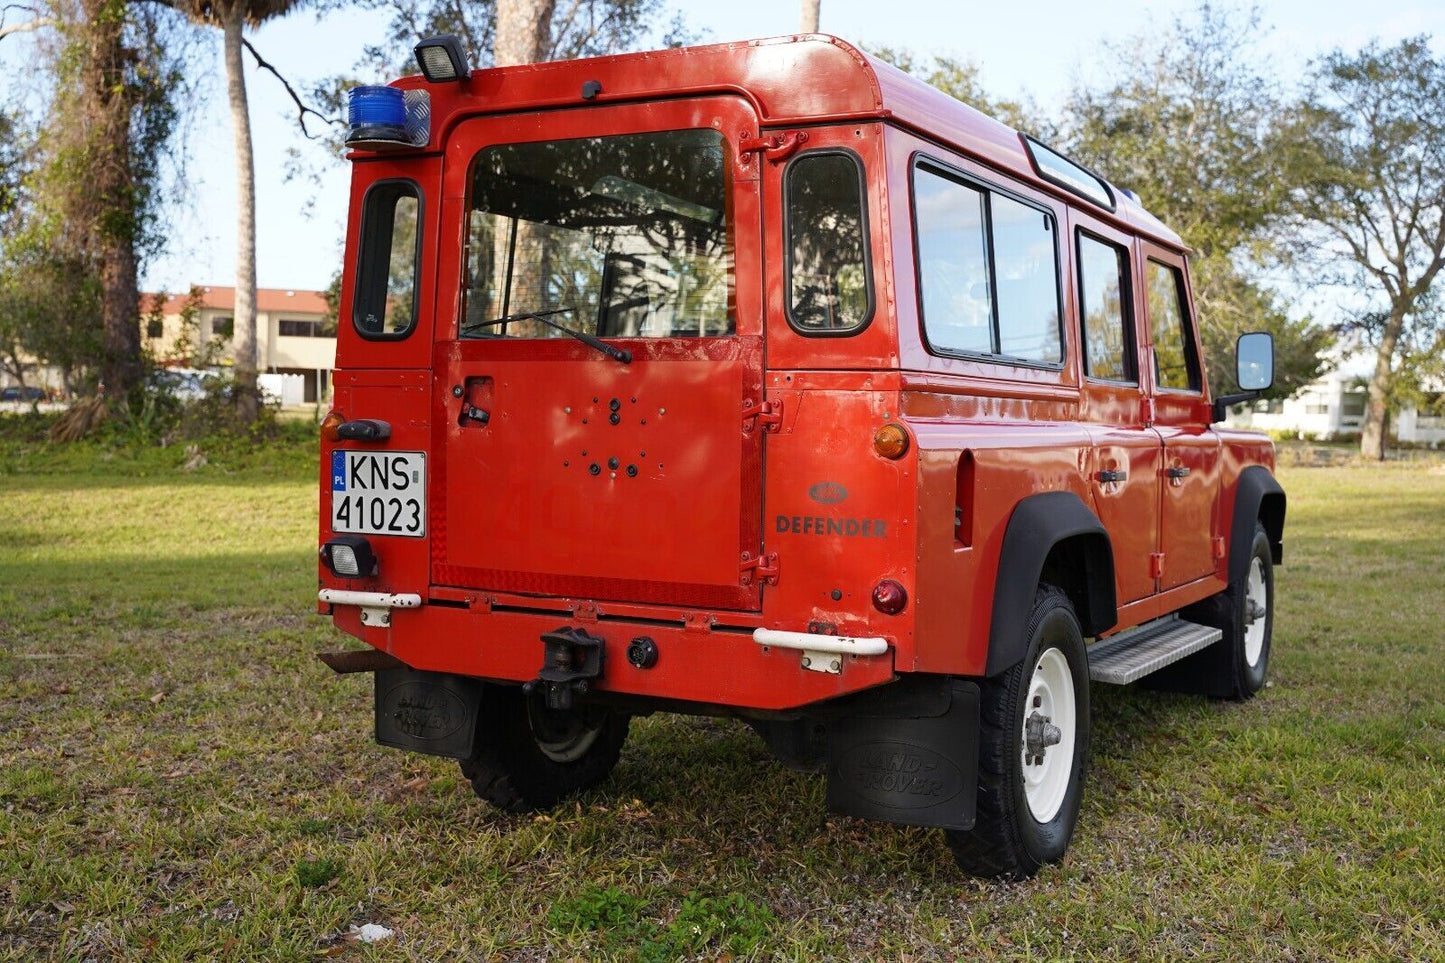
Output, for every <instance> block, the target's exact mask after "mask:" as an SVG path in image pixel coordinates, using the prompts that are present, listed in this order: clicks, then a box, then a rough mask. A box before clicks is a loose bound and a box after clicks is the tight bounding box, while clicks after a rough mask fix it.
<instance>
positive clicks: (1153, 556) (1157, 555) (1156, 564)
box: [1149, 552, 1164, 578]
mask: <svg viewBox="0 0 1445 963" xmlns="http://www.w3.org/2000/svg"><path fill="white" fill-rule="evenodd" d="M1149 577H1150V578H1163V577H1164V553H1163V552H1150V553H1149Z"/></svg>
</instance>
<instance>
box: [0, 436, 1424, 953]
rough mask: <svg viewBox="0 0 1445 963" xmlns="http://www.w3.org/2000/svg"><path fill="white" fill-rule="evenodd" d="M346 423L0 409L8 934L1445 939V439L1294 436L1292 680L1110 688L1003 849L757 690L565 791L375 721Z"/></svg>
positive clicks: (700, 942)
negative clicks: (1079, 781) (777, 736)
mask: <svg viewBox="0 0 1445 963" xmlns="http://www.w3.org/2000/svg"><path fill="white" fill-rule="evenodd" d="M313 451H314V449H309V448H308V447H307V446H306V445H304V444H301V443H297V442H291V443H289V444H288V445H286V446H284V447H283V448H281V449H280V450H279V451H277V452H274V453H268V454H265V455H260V456H242V455H234V456H231V455H228V456H226V457H212V458H211V460H210V462H209V463H208V464H206V465H204V466H202V467H200V468H197V469H195V470H190V471H188V470H185V469H183V468H182V467H180V466H181V465H182V464H183V463H184V462H186V461H187V460H188V459H189V458H190V456H188V455H187V454H186V453H184V452H175V451H160V450H156V451H152V452H147V453H141V454H134V453H132V454H125V453H119V454H117V453H107V452H105V451H104V450H102V449H99V448H93V447H86V446H75V447H72V448H69V449H62V450H59V451H56V450H50V449H46V448H45V446H42V445H25V444H21V443H19V442H13V441H12V442H4V443H0V456H3V461H0V957H8V958H17V959H18V958H26V959H30V958H36V957H57V958H74V959H81V958H107V957H130V958H144V959H147V960H152V959H178V958H196V957H225V958H227V959H246V958H265V959H276V958H300V957H310V956H315V955H330V954H337V955H341V956H343V957H354V958H363V957H365V958H378V959H390V958H397V957H403V958H404V957H411V958H418V959H436V958H439V957H451V956H459V955H466V956H469V957H473V958H492V957H495V958H503V959H512V958H518V957H521V958H559V957H560V958H595V957H599V956H617V957H622V958H634V959H675V958H678V957H679V956H689V955H690V956H702V957H707V958H714V957H718V956H723V955H729V954H731V955H734V956H737V957H744V958H746V957H762V958H771V957H774V956H781V957H785V958H817V957H837V958H845V957H852V958H858V957H875V958H888V959H903V958H912V959H952V958H957V957H962V956H970V957H979V958H984V959H991V958H1016V957H1040V958H1058V957H1084V958H1092V957H1103V958H1124V959H1137V958H1141V957H1147V958H1179V957H1202V958H1223V959H1267V960H1276V959H1293V960H1318V959H1350V960H1355V959H1361V958H1370V959H1401V958H1416V959H1420V958H1425V959H1445V591H1442V590H1445V574H1442V561H1445V548H1442V546H1445V469H1442V468H1440V467H1435V468H1431V467H1430V466H1429V465H1428V464H1418V465H1413V466H1405V467H1400V466H1390V467H1384V468H1358V467H1331V468H1295V469H1287V470H1285V471H1283V472H1282V480H1283V482H1284V485H1285V487H1286V489H1287V490H1288V491H1289V493H1290V499H1291V501H1290V510H1289V520H1288V523H1287V527H1286V566H1285V567H1284V568H1283V569H1282V570H1281V571H1280V574H1279V607H1278V615H1277V621H1276V630H1275V631H1276V634H1275V649H1274V663H1273V668H1272V676H1271V677H1272V685H1271V687H1270V688H1269V689H1268V690H1266V691H1265V692H1264V693H1262V694H1261V696H1260V697H1259V698H1257V699H1255V700H1253V701H1252V702H1250V703H1248V704H1244V705H1238V704H1223V703H1213V702H1207V701H1204V700H1202V699H1198V698H1194V697H1184V696H1168V695H1160V694H1156V693H1150V692H1142V691H1133V690H1131V689H1111V688H1101V689H1099V690H1096V695H1095V712H1096V716H1095V731H1094V745H1095V753H1094V762H1093V768H1092V771H1091V773H1090V782H1089V786H1088V790H1087V795H1086V799H1085V804H1084V811H1083V814H1082V816H1081V818H1080V825H1079V831H1078V833H1077V834H1076V836H1075V840H1074V845H1073V849H1072V851H1071V853H1070V855H1069V858H1068V860H1067V861H1066V863H1065V864H1064V865H1062V866H1060V867H1054V868H1051V869H1049V870H1046V871H1045V872H1044V873H1043V874H1042V875H1041V876H1040V877H1039V878H1038V879H1036V880H1033V881H1031V882H1028V883H1023V884H995V883H983V882H978V881H975V880H971V879H969V878H967V877H964V876H962V875H961V874H960V873H959V872H958V871H957V870H956V869H955V868H954V866H953V864H952V862H951V860H950V858H949V856H948V853H947V851H946V849H945V848H944V846H943V843H942V841H941V839H940V837H939V835H938V834H936V833H933V832H929V831H923V830H907V829H899V828H896V827H891V826H885V825H880V824H870V823H865V822H861V821H855V820H850V819H843V818H830V817H829V816H828V814H827V812H826V810H825V808H824V805H823V782H822V779H821V777H819V776H813V775H805V774H798V773H793V772H789V771H787V770H784V769H783V768H781V767H780V766H778V765H777V764H775V763H774V762H772V761H771V760H770V758H769V757H768V756H767V754H766V753H765V751H764V749H763V747H762V744H761V743H760V742H759V741H758V740H757V738H756V737H755V736H753V735H752V734H751V733H750V732H749V731H748V730H747V729H745V728H744V727H742V726H741V725H740V724H733V723H728V722H719V721H700V720H691V719H679V718H672V717H665V716H656V717H652V718H649V719H645V720H639V721H637V722H635V723H634V726H633V737H632V739H631V740H630V741H629V743H628V746H627V748H626V749H625V750H624V753H623V758H622V762H621V764H620V765H619V766H618V768H617V770H616V771H615V773H614V775H613V777H612V778H611V779H610V780H609V781H608V782H607V783H606V784H605V785H604V786H603V787H602V788H601V789H600V790H599V791H596V792H593V793H591V794H589V795H587V796H586V797H584V798H582V799H581V800H580V801H578V802H577V803H576V804H575V805H569V806H567V807H565V808H563V809H561V810H560V811H558V812H555V813H552V814H550V815H547V816H537V817H517V816H511V815H506V814H502V813H499V812H497V811H494V810H492V809H491V808H489V807H488V806H487V805H486V804H484V803H482V802H481V801H479V800H477V799H476V798H474V797H473V796H472V795H471V792H470V790H469V789H468V787H467V786H466V784H465V783H464V782H463V781H462V780H461V779H460V777H459V774H458V772H457V770H456V767H455V765H454V764H453V763H451V762H448V761H445V760H439V759H431V758H427V757H423V756H417V755H408V754H403V753H400V752H396V751H394V750H390V749H382V748H379V747H377V746H375V745H374V744H373V743H372V741H371V736H370V730H371V703H370V685H369V677H366V676H350V677H338V676H334V675H333V674H332V673H331V672H330V671H329V670H328V669H326V668H325V667H324V666H322V665H321V664H320V663H319V662H317V661H316V659H315V658H314V653H316V652H319V651H322V650H325V649H328V648H340V647H345V646H347V645H348V644H349V640H347V639H345V638H343V637H341V636H340V635H339V634H338V633H336V632H335V631H334V630H332V629H331V628H330V626H329V623H327V622H326V621H325V620H323V619H321V618H318V617H317V616H315V615H313V614H310V613H311V612H312V611H313V610H314V603H313V601H312V599H313V595H312V593H313V591H314V587H315V579H314V561H313V558H314V555H313V551H314V544H315V542H314V538H315V521H314V519H315V509H316V491H315V468H314V464H313V455H312V452H313ZM366 922H375V923H380V924H383V925H385V926H387V927H390V928H392V929H393V930H394V931H395V935H394V936H393V937H392V938H391V939H390V940H388V941H385V942H382V943H378V944H375V945H372V946H363V945H361V944H358V943H355V942H351V941H348V940H346V939H344V934H345V933H346V932H347V931H348V927H350V926H351V925H353V924H362V923H366Z"/></svg>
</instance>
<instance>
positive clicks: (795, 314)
mask: <svg viewBox="0 0 1445 963" xmlns="http://www.w3.org/2000/svg"><path fill="white" fill-rule="evenodd" d="M785 185H786V186H785V190H786V193H787V232H788V271H787V275H786V277H787V287H788V290H787V305H788V320H789V322H791V323H792V325H793V327H794V328H795V329H796V330H798V331H800V332H801V333H803V334H809V335H839V334H852V333H854V332H855V331H859V330H861V329H862V328H863V326H864V325H866V324H867V323H868V321H869V319H870V318H871V317H872V314H873V291H872V278H871V277H870V272H869V267H868V221H867V207H866V203H865V194H864V184H863V165H862V164H861V163H860V162H859V160H858V157H857V156H856V155H855V154H853V153H852V152H850V151H842V150H832V151H815V152H812V153H808V154H804V155H802V156H801V157H799V158H797V159H796V160H794V161H793V162H792V163H791V164H789V165H788V172H787V176H786V178H785Z"/></svg>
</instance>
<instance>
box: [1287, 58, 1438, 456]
mask: <svg viewBox="0 0 1445 963" xmlns="http://www.w3.org/2000/svg"><path fill="white" fill-rule="evenodd" d="M1288 145H1289V152H1288V154H1287V155H1286V156H1287V171H1288V175H1289V181H1290V183H1291V187H1292V189H1291V192H1290V196H1289V201H1290V210H1291V213H1292V215H1293V220H1294V224H1295V225H1296V226H1297V228H1298V231H1297V238H1298V241H1297V243H1295V244H1294V245H1293V248H1292V252H1293V256H1294V260H1295V263H1296V265H1297V266H1298V267H1299V268H1300V269H1301V271H1302V273H1303V274H1305V275H1307V276H1309V277H1311V278H1313V279H1315V280H1316V282H1317V283H1318V282H1321V281H1322V282H1324V283H1326V284H1333V285H1343V286H1347V287H1348V288H1349V289H1351V290H1353V291H1356V292H1362V293H1363V294H1364V295H1365V297H1366V298H1367V301H1366V302H1365V303H1364V304H1363V305H1362V306H1361V307H1360V308H1359V309H1358V310H1357V311H1356V312H1355V313H1354V315H1353V316H1352V318H1351V319H1350V322H1349V324H1348V328H1349V330H1350V332H1351V333H1352V334H1356V335H1358V336H1360V337H1361V338H1363V340H1364V341H1365V342H1366V343H1367V344H1369V345H1371V346H1373V347H1374V348H1375V367H1374V372H1373V374H1372V375H1371V377H1370V382H1369V402H1368V404H1367V406H1366V409H1365V422H1364V430H1363V432H1362V438H1361V450H1362V451H1363V452H1364V453H1365V454H1366V455H1370V456H1372V457H1378V458H1383V457H1384V451H1385V419H1386V413H1387V411H1388V409H1389V408H1390V407H1391V406H1392V402H1395V401H1396V400H1397V398H1398V396H1399V390H1400V389H1404V388H1407V387H1408V385H1409V384H1411V383H1415V382H1419V380H1420V373H1421V372H1420V369H1421V365H1422V363H1424V362H1428V360H1429V359H1430V358H1431V357H1432V356H1433V352H1435V351H1436V350H1437V349H1438V348H1439V347H1440V346H1441V341H1442V332H1445V328H1442V321H1445V315H1442V312H1441V310H1440V300H1439V288H1438V287H1437V281H1438V278H1439V275H1440V272H1441V269H1442V268H1445V59H1442V58H1437V57H1435V56H1434V55H1433V54H1432V52H1431V49H1430V43H1429V38H1428V37H1413V38H1409V39H1406V40H1404V41H1401V42H1400V43H1399V44H1397V45H1395V46H1393V47H1381V46H1380V45H1379V44H1378V43H1371V44H1369V45H1368V46H1366V47H1365V48H1363V49H1362V50H1360V51H1359V52H1358V53H1356V54H1348V53H1345V52H1344V51H1338V50H1337V51H1335V52H1333V53H1331V54H1328V55H1327V56H1325V57H1323V58H1321V59H1320V60H1319V61H1317V62H1316V64H1315V71H1314V85H1313V87H1312V89H1311V90H1310V91H1309V92H1308V93H1307V94H1306V96H1305V97H1304V98H1303V99H1302V100H1301V101H1300V102H1299V103H1298V104H1297V105H1296V106H1295V110H1294V116H1293V118H1292V122H1291V124H1290V127H1289V137H1288Z"/></svg>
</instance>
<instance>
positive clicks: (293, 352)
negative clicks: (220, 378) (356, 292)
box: [141, 285, 336, 404]
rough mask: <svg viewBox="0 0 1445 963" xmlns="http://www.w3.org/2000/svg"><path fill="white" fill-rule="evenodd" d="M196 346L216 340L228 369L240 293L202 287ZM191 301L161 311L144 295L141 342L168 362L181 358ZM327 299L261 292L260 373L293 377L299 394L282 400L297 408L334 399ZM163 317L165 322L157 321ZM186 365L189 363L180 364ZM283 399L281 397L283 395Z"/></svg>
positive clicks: (168, 302)
mask: <svg viewBox="0 0 1445 963" xmlns="http://www.w3.org/2000/svg"><path fill="white" fill-rule="evenodd" d="M195 290H196V293H197V295H198V296H199V301H198V303H197V305H196V329H195V331H193V332H192V334H191V337H192V338H193V339H194V340H195V342H196V344H206V343H208V342H210V341H211V339H212V338H215V339H216V340H217V341H219V343H220V347H221V350H220V352H219V356H218V357H217V358H216V359H215V360H216V361H217V362H219V363H221V364H229V363H230V362H231V360H232V357H233V352H234V344H235V321H234V315H235V305H236V289H235V288H228V287H219V286H215V285H212V286H209V287H197V288H196V289H195ZM186 298H187V295H185V294H174V295H171V296H169V297H167V298H166V299H165V300H164V301H163V302H161V304H160V305H159V311H157V305H156V304H155V300H156V295H154V294H143V295H141V310H142V312H145V314H146V315H147V318H146V319H145V320H143V321H142V331H141V338H142V341H143V343H144V344H145V345H146V346H147V347H148V348H149V349H150V351H151V353H152V354H153V355H154V356H155V357H157V358H159V359H162V360H163V361H165V360H170V359H172V357H173V356H174V355H175V354H176V352H177V348H178V346H177V342H178V340H179V338H180V336H181V327H182V323H181V317H182V310H183V309H184V307H185V303H186ZM326 310H327V307H326V296H325V294H323V293H322V292H320V291H289V290H284V289H282V288H257V289H256V368H257V370H258V371H260V372H261V373H262V374H275V375H291V376H295V377H296V378H299V379H300V391H299V397H297V394H298V393H297V392H294V391H292V390H289V388H288V390H286V391H285V392H284V394H283V400H284V401H286V402H296V403H302V402H304V403H308V404H309V403H314V402H316V401H324V400H325V399H326V398H328V397H330V395H331V369H332V368H334V367H335V365H336V329H335V326H334V323H332V322H328V321H327V320H326ZM157 313H159V314H160V318H159V319H157V318H156V317H155V315H156V314H157ZM174 360H176V361H178V362H181V363H188V361H189V359H181V358H175V359H174ZM269 380H272V381H276V382H277V384H280V383H283V382H284V383H286V384H287V385H288V386H289V385H291V384H294V378H284V379H269ZM277 393H278V394H282V392H280V391H279V390H278V391H277Z"/></svg>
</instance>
